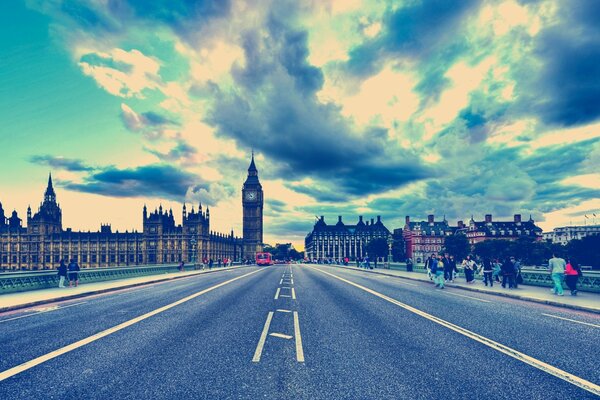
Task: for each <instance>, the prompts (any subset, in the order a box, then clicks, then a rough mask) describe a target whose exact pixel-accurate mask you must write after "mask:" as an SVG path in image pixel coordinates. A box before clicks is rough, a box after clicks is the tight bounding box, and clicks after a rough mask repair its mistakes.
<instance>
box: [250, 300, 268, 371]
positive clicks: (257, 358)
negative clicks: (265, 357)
mask: <svg viewBox="0 0 600 400" xmlns="http://www.w3.org/2000/svg"><path fill="white" fill-rule="evenodd" d="M272 319H273V311H269V314H267V320H266V321H265V326H264V327H263V331H262V333H261V335H260V339H259V340H258V344H257V345H256V351H255V352H254V357H252V362H259V361H260V356H261V355H262V351H263V347H265V341H266V340H267V334H268V333H269V326H271V320H272Z"/></svg>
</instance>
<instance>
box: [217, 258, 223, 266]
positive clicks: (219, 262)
mask: <svg viewBox="0 0 600 400" xmlns="http://www.w3.org/2000/svg"><path fill="white" fill-rule="evenodd" d="M221 262H222V261H221V258H219V259H218V260H217V267H218V268H221Z"/></svg>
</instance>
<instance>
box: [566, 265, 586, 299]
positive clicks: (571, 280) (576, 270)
mask: <svg viewBox="0 0 600 400" xmlns="http://www.w3.org/2000/svg"><path fill="white" fill-rule="evenodd" d="M580 275H582V272H581V267H580V266H579V265H578V264H577V263H576V262H575V261H574V260H573V259H569V261H568V262H567V266H566V268H565V281H566V282H567V286H568V287H569V289H570V290H571V296H577V281H578V280H579V276H580Z"/></svg>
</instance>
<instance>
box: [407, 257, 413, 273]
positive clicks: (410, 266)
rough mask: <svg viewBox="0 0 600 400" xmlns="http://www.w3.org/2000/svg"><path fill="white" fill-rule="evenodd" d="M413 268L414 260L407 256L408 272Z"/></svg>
mask: <svg viewBox="0 0 600 400" xmlns="http://www.w3.org/2000/svg"><path fill="white" fill-rule="evenodd" d="M412 270H413V260H412V258H410V257H409V258H407V259H406V272H412Z"/></svg>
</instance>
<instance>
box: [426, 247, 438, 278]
mask: <svg viewBox="0 0 600 400" xmlns="http://www.w3.org/2000/svg"><path fill="white" fill-rule="evenodd" d="M434 257H435V255H434V254H432V255H430V256H429V258H427V260H425V270H426V271H427V276H428V277H429V280H430V281H432V280H433V275H434V274H433V273H432V272H431V264H432V263H433V260H434ZM436 264H437V262H436Z"/></svg>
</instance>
